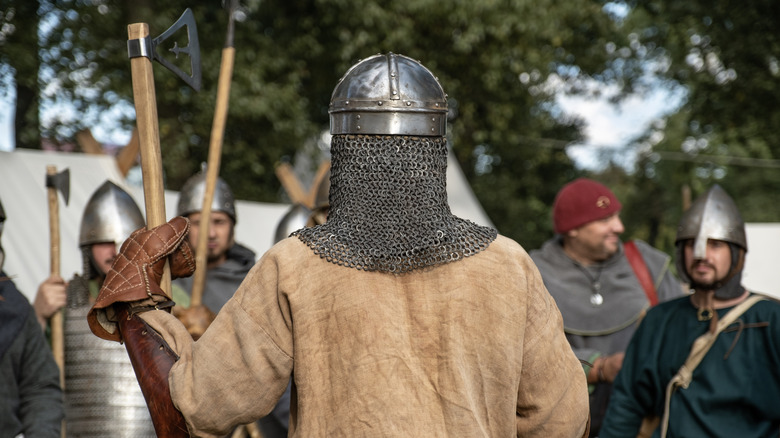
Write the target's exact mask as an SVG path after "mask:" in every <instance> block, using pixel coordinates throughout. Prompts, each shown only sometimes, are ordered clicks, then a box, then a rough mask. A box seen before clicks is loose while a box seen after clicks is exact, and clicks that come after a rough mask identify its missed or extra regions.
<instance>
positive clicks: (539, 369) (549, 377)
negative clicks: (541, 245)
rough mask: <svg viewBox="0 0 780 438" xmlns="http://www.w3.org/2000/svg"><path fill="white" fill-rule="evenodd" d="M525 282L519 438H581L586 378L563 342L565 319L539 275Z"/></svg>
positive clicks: (518, 407)
mask: <svg viewBox="0 0 780 438" xmlns="http://www.w3.org/2000/svg"><path fill="white" fill-rule="evenodd" d="M528 283H529V284H528V294H529V302H528V307H527V310H528V324H527V326H526V327H527V329H526V334H525V343H524V346H523V372H522V376H521V380H520V387H519V388H518V396H517V436H523V437H553V436H554V437H581V436H583V434H584V433H585V430H586V426H587V423H588V414H589V411H588V390H587V383H586V380H585V375H584V374H583V372H582V367H581V365H580V363H579V361H578V360H577V358H576V357H575V355H574V353H573V352H572V350H571V347H570V346H569V344H568V342H567V341H566V338H565V336H564V334H563V319H562V318H561V314H560V312H559V311H558V308H557V307H556V306H555V302H554V300H553V299H552V297H551V296H550V295H549V293H548V292H547V290H546V289H545V288H544V286H543V284H542V280H541V276H540V275H538V273H537V274H536V275H530V276H529V282H528Z"/></svg>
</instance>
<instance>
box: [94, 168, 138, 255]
mask: <svg viewBox="0 0 780 438" xmlns="http://www.w3.org/2000/svg"><path fill="white" fill-rule="evenodd" d="M145 225H146V222H145V221H144V217H143V214H141V210H140V209H139V208H138V205H137V204H136V203H135V201H134V200H133V198H132V197H131V196H130V194H129V193H127V192H126V191H124V190H122V188H120V187H119V186H117V185H116V184H114V183H113V182H111V181H106V182H104V183H103V185H101V186H100V187H98V189H97V190H96V191H95V193H93V194H92V197H90V198H89V201H88V202H87V206H86V207H85V208H84V215H83V216H82V217H81V230H80V232H79V246H84V245H91V244H93V243H101V242H114V243H116V244H117V245H121V244H122V242H124V241H125V239H127V238H128V237H129V236H130V234H131V233H132V232H133V231H135V230H137V229H139V228H142V227H144V226H145Z"/></svg>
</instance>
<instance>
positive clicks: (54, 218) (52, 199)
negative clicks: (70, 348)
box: [46, 165, 65, 389]
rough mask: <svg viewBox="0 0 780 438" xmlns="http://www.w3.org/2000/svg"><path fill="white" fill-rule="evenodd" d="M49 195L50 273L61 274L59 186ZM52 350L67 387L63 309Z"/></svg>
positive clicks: (55, 318) (51, 171) (50, 170)
mask: <svg viewBox="0 0 780 438" xmlns="http://www.w3.org/2000/svg"><path fill="white" fill-rule="evenodd" d="M56 174H57V166H51V165H50V166H46V175H48V176H54V175H56ZM47 192H48V195H49V236H50V239H49V242H50V243H49V248H50V251H49V255H50V258H49V266H50V270H49V273H50V274H51V275H56V276H59V275H60V209H59V198H58V197H57V188H56V187H48V188H47ZM49 324H50V327H51V350H52V354H53V355H54V361H55V362H57V365H58V366H59V367H60V386H61V387H62V388H63V389H64V388H65V335H64V333H63V321H62V310H58V311H57V312H55V313H54V315H52V317H51V321H50V322H49Z"/></svg>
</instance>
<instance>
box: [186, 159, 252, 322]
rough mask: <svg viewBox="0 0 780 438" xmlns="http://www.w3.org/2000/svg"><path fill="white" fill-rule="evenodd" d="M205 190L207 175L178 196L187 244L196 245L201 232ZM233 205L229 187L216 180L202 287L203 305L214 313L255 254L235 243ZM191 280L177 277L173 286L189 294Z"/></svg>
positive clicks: (191, 182)
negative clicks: (187, 225)
mask: <svg viewBox="0 0 780 438" xmlns="http://www.w3.org/2000/svg"><path fill="white" fill-rule="evenodd" d="M205 191H206V172H198V173H196V174H195V175H193V176H191V177H190V178H189V179H188V180H187V182H185V183H184V186H183V187H182V189H181V192H180V193H179V202H178V204H177V206H176V214H177V215H178V216H184V217H186V218H188V219H189V220H190V234H189V242H190V245H191V246H192V248H196V247H197V246H198V235H199V233H200V230H201V229H203V228H202V227H201V223H200V215H201V210H202V209H203V194H204V192H205ZM236 220H237V215H236V203H235V199H234V198H233V191H232V190H231V189H230V186H228V184H227V183H226V182H225V181H224V180H222V178H217V185H216V187H215V190H214V199H213V201H212V203H211V217H210V224H209V226H208V227H207V229H208V233H209V238H208V252H207V254H206V280H205V281H206V283H205V285H204V288H203V305H205V306H206V307H207V308H208V309H209V310H210V311H211V312H213V313H214V314H217V313H219V310H220V309H222V306H224V305H225V303H226V302H227V301H228V300H229V299H230V297H232V296H233V293H234V292H235V291H236V289H238V286H239V285H240V284H241V282H242V281H243V280H244V277H246V274H247V273H248V272H249V270H250V269H251V268H252V266H254V264H255V253H254V252H253V251H252V250H251V249H249V248H247V247H245V246H243V245H241V244H240V243H236V239H235V227H236ZM192 280H193V279H192V277H187V278H178V279H176V280H175V284H177V285H179V286H180V287H181V288H182V289H184V290H185V291H187V293H191V292H192Z"/></svg>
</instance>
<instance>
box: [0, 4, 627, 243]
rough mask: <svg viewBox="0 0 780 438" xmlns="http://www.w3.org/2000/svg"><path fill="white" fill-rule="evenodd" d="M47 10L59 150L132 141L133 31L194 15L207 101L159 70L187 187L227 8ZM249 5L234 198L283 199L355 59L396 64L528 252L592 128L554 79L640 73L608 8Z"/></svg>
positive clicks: (238, 32) (175, 173)
mask: <svg viewBox="0 0 780 438" xmlns="http://www.w3.org/2000/svg"><path fill="white" fill-rule="evenodd" d="M10 3H11V4H12V5H13V6H12V7H18V6H16V5H20V4H22V3H25V2H23V1H22V0H12V1H11V2H10ZM25 4H26V3H25ZM39 5H40V7H39V13H40V19H41V20H42V21H43V22H45V23H46V25H45V26H42V27H41V29H43V30H42V32H41V35H40V37H41V38H40V43H39V44H40V47H41V50H40V51H39V53H38V54H37V55H36V54H35V53H32V52H28V53H26V54H25V56H26V57H28V58H30V59H32V60H33V62H32V63H33V64H36V65H37V64H38V63H39V65H40V66H41V72H42V73H41V75H40V76H39V77H40V78H41V79H40V83H39V84H38V85H39V87H40V89H41V90H42V98H43V99H44V100H45V101H46V102H69V103H70V104H71V105H73V108H75V112H74V114H75V115H72V116H68V114H67V113H63V114H62V115H61V116H60V118H58V119H56V120H54V121H52V122H50V123H48V124H46V125H44V126H42V128H41V131H42V132H41V135H43V136H45V137H53V138H57V139H61V140H64V139H68V138H71V137H73V136H74V135H75V133H76V132H78V131H79V130H80V129H83V128H92V127H94V126H95V125H96V124H98V123H101V120H102V119H101V117H106V114H111V115H112V116H113V117H115V119H114V120H113V122H115V123H121V124H122V125H123V126H124V127H125V128H126V129H128V130H129V129H130V128H131V127H132V125H133V123H134V120H133V119H134V114H133V112H132V111H128V113H127V114H124V113H122V112H110V113H109V112H108V111H109V109H111V108H116V107H117V104H119V103H125V106H126V107H131V105H130V104H131V102H132V89H131V77H130V68H129V61H128V59H127V52H126V40H127V34H126V26H127V24H129V23H134V22H144V23H148V25H149V28H150V33H151V34H152V36H156V35H159V34H160V33H162V32H163V31H164V30H165V29H166V28H167V27H169V26H170V25H171V24H172V23H173V22H174V21H175V20H176V19H177V18H178V17H179V15H180V14H181V13H182V11H183V10H184V9H185V8H186V7H190V8H191V9H192V10H193V11H194V14H195V17H196V21H197V23H198V32H199V36H200V43H201V56H202V67H203V89H202V91H201V92H199V93H195V92H194V91H192V90H189V89H188V88H187V86H186V85H184V84H183V83H182V82H181V81H180V80H179V79H178V78H176V77H175V76H174V75H172V74H171V73H170V72H168V71H166V70H165V69H163V68H161V67H160V66H159V65H156V67H155V70H154V78H155V85H156V93H157V96H156V97H157V105H158V117H159V127H160V137H161V146H162V152H163V163H164V168H165V173H166V185H167V187H168V188H171V189H178V188H180V187H181V184H182V183H183V182H184V180H186V178H187V177H188V176H189V175H191V174H192V173H193V172H195V171H196V170H197V169H198V168H199V165H200V163H201V162H202V161H206V158H207V152H208V144H209V138H210V131H211V124H212V119H213V111H214V103H215V98H216V86H217V78H218V74H219V66H220V61H221V50H222V46H223V43H224V40H225V37H224V35H225V29H226V27H227V14H226V13H225V11H224V10H222V9H221V8H220V2H216V1H213V0H212V1H208V2H207V1H188V2H184V1H181V0H171V1H167V2H152V1H150V0H143V1H137V0H123V1H120V0H40V1H39ZM242 6H243V13H244V15H245V19H244V20H243V21H241V22H237V23H236V27H235V48H236V59H235V67H234V73H233V82H232V87H231V96H230V112H229V115H228V123H227V128H226V133H225V141H224V151H223V156H222V163H221V172H220V174H221V175H222V176H223V178H225V179H226V180H227V182H228V183H230V184H231V185H232V186H233V188H234V190H235V192H236V195H237V196H238V197H240V198H245V199H252V200H258V201H272V202H273V201H278V200H279V194H280V184H279V182H278V181H277V179H276V177H275V175H274V171H273V170H274V167H275V165H276V164H277V163H278V162H279V161H282V160H291V159H293V157H294V156H295V154H296V153H297V152H298V151H300V150H302V149H303V147H304V145H306V144H307V142H309V141H310V139H311V138H313V137H314V136H316V135H318V134H319V133H320V132H322V131H323V130H325V129H327V126H328V113H327V109H328V102H329V100H330V95H331V92H332V90H333V87H334V86H335V84H336V83H337V81H338V79H339V78H340V77H341V75H342V74H343V73H344V72H345V71H346V69H347V68H348V67H349V66H351V65H352V64H354V63H355V62H356V61H358V60H359V59H360V58H364V57H367V56H370V55H373V54H375V53H380V52H389V51H392V52H396V53H401V54H404V55H407V56H411V57H413V58H416V59H419V60H420V61H421V62H422V63H423V64H424V65H425V66H426V67H428V68H429V69H431V70H432V71H433V72H434V73H435V74H437V75H438V77H439V79H440V81H441V83H442V85H443V86H444V89H445V90H446V91H447V93H448V94H449V96H450V103H451V107H452V117H451V120H450V124H449V133H450V139H451V146H452V150H453V153H454V154H455V155H456V157H457V158H458V161H459V162H460V163H461V165H462V167H463V170H464V172H465V174H466V176H467V178H468V179H469V180H470V182H471V184H472V186H473V188H474V191H475V193H476V195H477V197H478V198H479V199H480V201H481V202H482V204H483V206H484V207H485V209H486V211H487V213H488V215H489V216H490V217H491V219H492V221H493V222H494V223H495V225H496V226H497V227H498V229H499V231H501V232H502V233H504V234H506V235H508V236H510V237H512V238H514V239H516V240H518V241H519V242H521V243H522V244H523V245H525V246H526V247H528V248H529V249H530V248H533V247H537V246H539V245H540V244H541V242H542V241H543V240H545V239H546V238H548V237H550V235H551V225H550V216H549V208H550V205H551V203H552V200H553V198H554V196H555V193H556V191H557V190H558V189H559V188H560V187H561V186H562V185H563V184H564V183H566V182H567V181H569V180H570V179H572V178H574V177H576V176H578V175H579V174H580V172H579V171H578V170H577V169H575V167H574V166H573V164H572V162H571V161H570V160H569V158H568V157H567V156H566V154H565V153H564V149H565V146H566V145H567V144H570V143H571V142H573V141H577V140H580V139H581V135H580V130H581V127H582V122H581V121H580V120H576V119H569V118H566V117H564V116H563V115H562V114H561V113H560V110H559V109H558V108H556V106H555V104H554V100H553V96H552V93H553V92H554V91H555V90H553V89H551V88H550V87H549V83H550V81H549V79H551V78H555V79H556V81H557V82H558V83H561V84H563V85H564V86H565V87H566V88H567V89H568V90H570V91H572V92H577V91H578V90H580V89H582V86H583V84H584V80H585V79H587V78H597V79H609V78H616V77H618V76H619V74H618V73H615V72H612V70H615V71H618V70H617V68H618V67H619V71H620V72H621V74H627V73H630V72H631V71H633V70H636V69H637V68H638V67H637V65H638V64H631V63H628V62H624V63H622V64H620V65H617V64H615V63H614V60H613V57H612V54H611V52H610V49H609V48H610V47H618V48H620V47H624V46H626V45H627V44H628V43H627V41H628V39H627V37H626V36H625V35H623V34H622V33H621V29H620V28H619V27H618V26H617V24H618V22H617V21H616V20H614V19H613V18H612V17H611V16H610V14H608V13H607V12H606V11H605V9H604V5H603V2H601V1H592V0H571V1H568V2H557V1H552V0H533V1H532V0H483V1H472V0H456V1H451V2H446V3H442V2H440V1H431V0H394V1H388V0H367V1H363V2H354V1H348V0H289V1H285V2H270V1H262V2H261V1H258V0H251V1H245V2H242ZM185 43H186V41H183V42H180V43H179V45H180V46H181V45H183V44H185ZM15 50H17V51H18V52H22V50H20V49H19V47H16V49H15ZM3 63H10V60H9V59H6V58H3ZM616 66H617V67H616ZM632 69H633V70H632ZM15 73H16V77H17V78H18V77H20V75H22V74H23V72H22V71H16V72H15ZM35 77H38V76H35Z"/></svg>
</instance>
